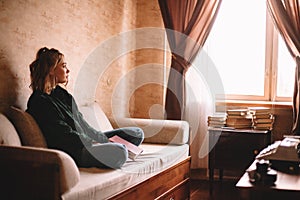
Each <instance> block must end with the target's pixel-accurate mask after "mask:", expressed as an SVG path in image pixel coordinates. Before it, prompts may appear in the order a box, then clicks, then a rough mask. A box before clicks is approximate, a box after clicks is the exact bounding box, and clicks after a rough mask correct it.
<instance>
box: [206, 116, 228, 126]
mask: <svg viewBox="0 0 300 200" xmlns="http://www.w3.org/2000/svg"><path fill="white" fill-rule="evenodd" d="M207 124H208V127H212V128H222V127H224V126H225V125H226V115H225V114H219V115H213V116H208V119H207Z"/></svg>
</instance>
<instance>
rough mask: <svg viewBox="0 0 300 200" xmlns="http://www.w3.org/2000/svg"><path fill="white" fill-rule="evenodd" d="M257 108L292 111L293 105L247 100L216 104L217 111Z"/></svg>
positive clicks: (225, 101)
mask: <svg viewBox="0 0 300 200" xmlns="http://www.w3.org/2000/svg"><path fill="white" fill-rule="evenodd" d="M257 106H263V107H269V108H275V107H276V108H286V109H291V108H292V106H293V103H292V102H275V101H246V100H224V101H217V102H216V107H217V111H223V109H221V108H222V107H223V108H227V109H232V108H247V107H257ZM220 109H221V110H220Z"/></svg>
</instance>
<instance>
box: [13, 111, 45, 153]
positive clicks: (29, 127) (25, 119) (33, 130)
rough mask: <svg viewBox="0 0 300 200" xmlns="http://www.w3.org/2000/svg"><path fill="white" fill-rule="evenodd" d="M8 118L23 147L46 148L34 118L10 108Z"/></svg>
mask: <svg viewBox="0 0 300 200" xmlns="http://www.w3.org/2000/svg"><path fill="white" fill-rule="evenodd" d="M8 117H9V119H10V120H11V122H12V123H13V125H14V126H15V128H16V130H17V132H18V134H19V137H20V139H21V143H22V145H24V146H32V147H44V148H46V147H47V144H46V140H45V138H44V136H43V134H42V131H41V129H40V127H39V126H38V124H37V123H36V121H35V120H34V118H33V117H32V116H31V115H30V114H29V113H27V112H25V111H23V110H21V109H19V108H16V107H13V106H11V107H10V109H9V111H8Z"/></svg>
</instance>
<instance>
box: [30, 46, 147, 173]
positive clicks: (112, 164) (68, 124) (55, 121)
mask: <svg viewBox="0 0 300 200" xmlns="http://www.w3.org/2000/svg"><path fill="white" fill-rule="evenodd" d="M69 72H70V71H69V69H68V68H67V64H66V62H65V61H64V55H63V54H62V53H61V52H59V51H58V50H57V49H53V48H52V49H48V48H46V47H44V48H41V49H40V50H39V51H38V52H37V55H36V59H35V60H34V61H33V62H32V63H31V64H30V73H31V74H30V75H31V85H30V87H31V88H32V90H33V93H32V94H31V96H30V98H29V100H28V103H27V110H26V111H27V112H28V113H29V114H31V115H32V116H33V117H34V118H35V120H36V121H37V123H38V124H39V126H40V128H41V130H42V132H43V134H44V136H45V139H46V142H47V145H48V147H49V148H54V149H59V150H62V151H64V152H66V153H68V154H69V155H70V156H71V157H72V158H73V159H74V160H75V162H76V164H77V165H78V166H79V167H109V168H120V167H121V166H122V165H123V164H124V163H125V162H126V160H127V157H128V152H127V149H126V147H125V146H124V145H121V144H118V143H111V142H109V138H110V137H112V136H114V135H118V136H120V137H122V138H123V139H125V140H127V141H129V142H131V143H133V144H135V145H140V144H141V143H142V141H143V139H144V133H143V131H142V129H140V128H137V127H127V128H120V129H114V130H112V131H108V132H101V131H97V130H95V129H94V128H92V127H91V126H90V125H89V124H88V123H87V122H86V121H85V120H84V118H83V116H82V114H81V113H80V111H79V110H78V107H77V104H76V102H75V100H74V98H73V96H72V95H71V94H70V93H68V91H67V90H65V89H64V88H62V87H61V86H59V84H67V83H68V76H69ZM95 142H96V144H95Z"/></svg>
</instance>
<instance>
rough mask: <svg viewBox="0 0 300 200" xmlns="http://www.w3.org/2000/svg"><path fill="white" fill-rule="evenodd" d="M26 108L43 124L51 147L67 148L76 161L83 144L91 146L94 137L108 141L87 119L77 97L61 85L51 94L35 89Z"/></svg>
mask: <svg viewBox="0 0 300 200" xmlns="http://www.w3.org/2000/svg"><path fill="white" fill-rule="evenodd" d="M26 111H27V112H28V113H29V114H31V115H32V116H33V117H34V118H35V120H36V121H37V123H38V124H39V126H40V128H41V130H42V132H43V134H44V136H45V138H46V142H47V145H48V147H49V148H54V149H59V150H63V151H65V152H66V153H68V154H69V155H71V156H72V157H73V158H74V159H75V160H77V159H80V154H81V150H82V148H83V146H84V145H86V146H91V145H92V141H93V140H95V141H98V142H100V143H104V142H108V138H107V137H106V136H105V135H104V134H103V133H102V132H100V131H97V130H95V129H94V128H92V127H91V126H90V125H89V124H88V123H87V122H86V121H85V120H84V118H83V116H82V114H81V113H80V112H79V110H78V107H77V104H76V102H75V100H74V98H73V96H72V95H71V94H70V93H68V92H67V91H66V90H65V89H63V88H61V87H60V86H57V87H56V88H55V89H54V90H53V91H52V93H51V94H50V95H48V94H46V93H43V92H41V91H34V92H33V93H32V95H31V96H30V98H29V100H28V103H27V110H26Z"/></svg>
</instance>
